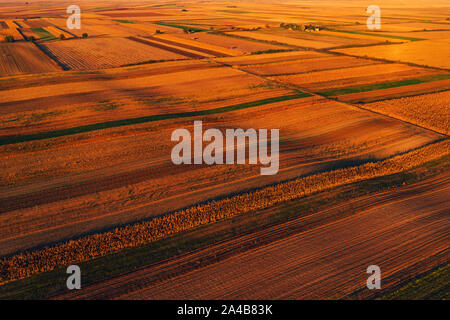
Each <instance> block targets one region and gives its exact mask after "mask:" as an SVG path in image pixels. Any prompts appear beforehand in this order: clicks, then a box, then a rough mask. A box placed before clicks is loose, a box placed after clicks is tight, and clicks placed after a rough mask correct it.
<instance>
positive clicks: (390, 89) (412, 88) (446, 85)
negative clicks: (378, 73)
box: [322, 77, 450, 103]
mask: <svg viewBox="0 0 450 320" xmlns="http://www.w3.org/2000/svg"><path fill="white" fill-rule="evenodd" d="M414 83H417V84H414ZM448 89H450V80H449V79H448V77H447V79H446V80H435V81H428V79H425V80H421V79H411V80H404V81H399V82H397V83H396V82H388V83H381V84H374V85H367V86H360V87H356V88H348V89H346V88H344V89H342V90H340V89H337V90H331V91H325V92H322V94H324V95H327V96H338V99H339V100H340V101H348V102H357V103H369V102H374V101H379V100H386V99H393V98H400V97H407V96H415V95H418V94H424V93H433V92H439V91H444V90H448Z"/></svg>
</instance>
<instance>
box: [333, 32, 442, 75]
mask: <svg viewBox="0 0 450 320" xmlns="http://www.w3.org/2000/svg"><path fill="white" fill-rule="evenodd" d="M336 51H337V52H341V53H345V54H350V55H355V56H368V57H372V58H377V59H386V60H390V61H399V62H410V63H414V64H418V65H424V66H430V67H436V68H443V69H450V62H449V61H450V40H449V39H448V38H447V39H446V40H441V39H439V40H426V41H418V42H409V43H403V44H394V45H385V46H377V47H370V48H348V49H338V50H336Z"/></svg>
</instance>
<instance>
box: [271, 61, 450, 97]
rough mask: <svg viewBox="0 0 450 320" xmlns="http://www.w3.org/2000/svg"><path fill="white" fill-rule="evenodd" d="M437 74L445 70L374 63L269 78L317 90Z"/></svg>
mask: <svg viewBox="0 0 450 320" xmlns="http://www.w3.org/2000/svg"><path fill="white" fill-rule="evenodd" d="M437 74H445V72H444V71H436V70H430V69H425V68H419V67H411V66H408V65H405V64H398V63H393V64H379V63H375V64H372V65H368V66H361V67H349V68H343V69H333V70H325V71H316V72H310V73H307V74H299V75H287V76H278V77H273V78H271V79H273V80H276V81H279V82H282V83H286V84H293V85H296V86H299V87H301V88H306V89H308V90H311V91H316V92H318V91H323V90H330V89H337V88H345V87H356V86H359V85H367V84H371V83H383V82H388V81H401V80H407V79H415V78H419V77H424V76H430V75H437Z"/></svg>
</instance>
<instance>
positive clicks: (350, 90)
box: [318, 74, 450, 97]
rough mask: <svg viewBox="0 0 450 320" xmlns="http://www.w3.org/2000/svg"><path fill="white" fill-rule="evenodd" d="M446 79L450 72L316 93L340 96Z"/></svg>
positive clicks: (448, 77) (449, 77) (449, 76)
mask: <svg viewBox="0 0 450 320" xmlns="http://www.w3.org/2000/svg"><path fill="white" fill-rule="evenodd" d="M447 79H450V74H438V75H434V76H429V77H424V78H417V79H409V80H401V81H394V82H383V83H377V84H369V85H365V86H358V87H350V88H343V89H335V90H328V91H320V92H318V93H319V94H321V95H323V96H326V97H335V96H341V95H344V94H350V93H359V92H368V91H375V90H382V89H389V88H397V87H404V86H410V85H414V84H421V83H427V82H433V81H439V80H447Z"/></svg>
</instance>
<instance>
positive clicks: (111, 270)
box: [0, 156, 450, 299]
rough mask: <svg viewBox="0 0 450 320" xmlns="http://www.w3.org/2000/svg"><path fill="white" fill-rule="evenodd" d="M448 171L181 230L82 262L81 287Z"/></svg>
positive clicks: (413, 173)
mask: <svg viewBox="0 0 450 320" xmlns="http://www.w3.org/2000/svg"><path fill="white" fill-rule="evenodd" d="M449 169H450V157H449V156H446V157H443V158H440V159H437V160H434V161H430V162H427V163H425V164H422V165H420V166H418V167H416V168H414V169H412V170H409V171H406V172H402V173H397V174H393V175H389V176H384V177H379V178H374V179H370V180H365V181H361V182H356V183H352V184H350V185H348V186H347V187H337V188H334V189H331V190H328V191H326V192H321V193H318V194H316V195H312V196H309V197H306V198H302V199H298V200H295V201H292V202H289V203H284V204H280V205H278V206H276V207H273V208H271V209H269V210H270V211H271V213H272V214H266V215H265V214H263V212H261V211H259V212H253V213H250V214H247V215H242V216H237V217H235V218H232V219H230V220H226V221H221V222H218V223H216V224H214V225H209V226H204V227H200V228H197V229H195V230H193V231H189V232H183V233H180V234H177V235H175V236H173V237H171V238H168V239H163V240H159V241H156V242H154V243H150V244H147V245H144V246H140V247H136V248H130V249H125V250H122V251H119V252H118V253H115V254H112V255H108V256H104V257H100V258H97V259H94V260H91V261H87V262H83V263H80V264H78V265H79V266H80V267H81V270H82V272H83V278H82V281H83V285H88V284H90V283H93V282H99V281H102V280H104V279H106V278H109V277H113V276H116V275H119V274H121V273H124V272H127V271H130V270H133V269H136V268H139V267H142V266H145V265H149V264H152V263H156V262H158V261H161V260H164V259H167V258H170V257H172V256H175V255H177V254H182V253H186V252H190V251H193V250H195V249H198V248H201V247H204V246H207V245H211V244H214V243H216V242H218V241H221V240H224V239H227V238H231V237H235V236H238V235H242V234H245V233H249V232H252V231H255V230H258V229H260V228H263V227H265V226H269V225H273V224H274V223H282V222H285V221H287V220H289V219H292V218H296V217H299V216H302V215H305V214H309V213H314V212H318V211H321V210H323V209H325V208H327V207H330V206H333V205H336V204H339V203H341V202H344V201H347V200H350V199H354V198H356V197H360V196H364V195H367V194H369V193H373V192H381V191H385V190H388V189H390V188H395V187H399V186H402V185H405V184H412V183H416V182H418V181H420V180H423V179H426V178H429V177H431V176H434V175H436V174H439V173H441V172H445V171H448V170H449ZM273 212H275V213H273ZM349 214H352V213H349ZM220 225H223V226H226V227H225V228H223V229H222V228H219V231H217V228H216V227H217V226H220ZM66 279H67V274H66V273H65V268H59V269H57V270H54V271H50V272H46V273H40V274H35V275H33V276H31V277H29V278H27V279H22V280H17V281H14V282H10V283H7V284H5V285H3V286H0V299H43V298H46V297H48V296H49V295H52V294H54V293H55V292H60V291H62V290H65V288H66V287H65V282H66Z"/></svg>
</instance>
